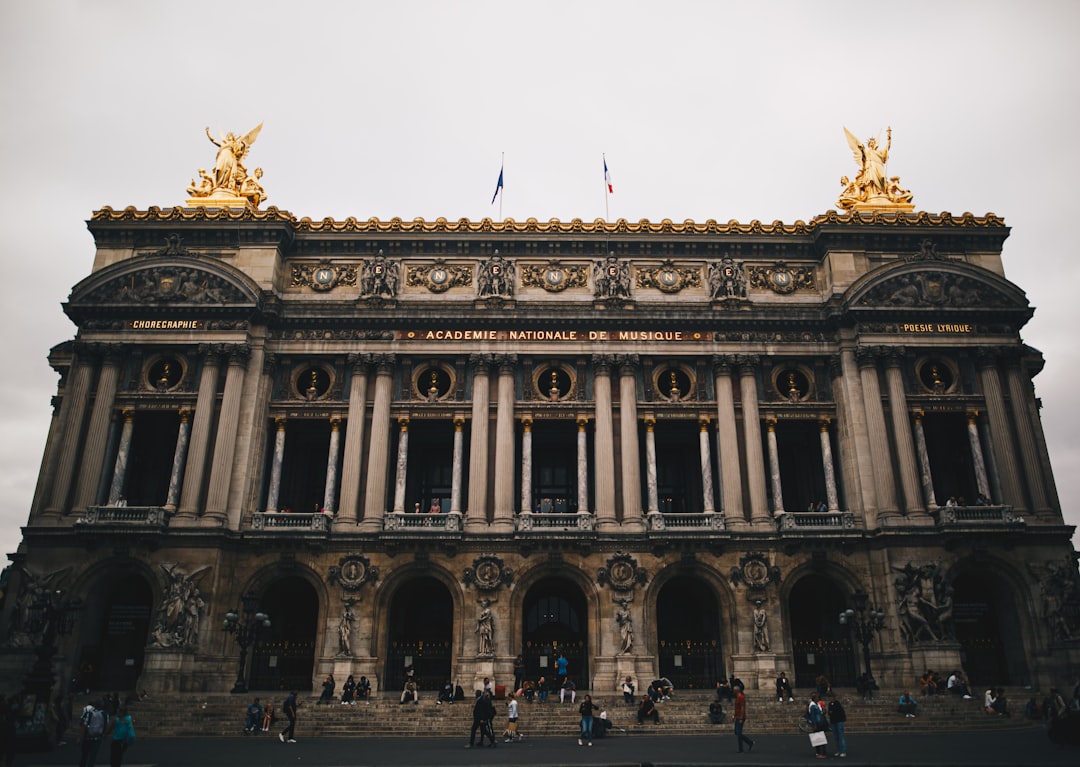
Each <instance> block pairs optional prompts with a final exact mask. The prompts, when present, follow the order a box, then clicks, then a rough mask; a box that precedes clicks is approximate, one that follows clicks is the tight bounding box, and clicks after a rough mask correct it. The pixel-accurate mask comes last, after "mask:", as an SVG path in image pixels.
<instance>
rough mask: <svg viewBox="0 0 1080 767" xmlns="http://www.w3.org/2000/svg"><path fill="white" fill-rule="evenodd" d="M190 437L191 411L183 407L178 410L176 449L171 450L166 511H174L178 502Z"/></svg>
mask: <svg viewBox="0 0 1080 767" xmlns="http://www.w3.org/2000/svg"><path fill="white" fill-rule="evenodd" d="M190 439H191V412H190V411H189V410H188V409H187V408H183V409H181V410H180V430H179V431H178V432H177V434H176V449H175V450H173V463H172V471H170V472H169V493H168V495H167V496H166V498H165V510H166V511H176V505H177V504H178V503H180V487H181V483H182V482H183V481H184V462H185V461H187V451H188V443H189V440H190Z"/></svg>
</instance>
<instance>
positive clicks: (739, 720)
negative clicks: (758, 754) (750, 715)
mask: <svg viewBox="0 0 1080 767" xmlns="http://www.w3.org/2000/svg"><path fill="white" fill-rule="evenodd" d="M745 723H746V696H745V695H743V691H742V689H741V688H739V691H738V694H736V695H735V741H736V742H737V743H738V744H739V753H740V754H741V753H742V750H743V748H742V747H743V743H746V750H747V751H753V750H754V741H753V740H751V739H750V738H748V737H746V736H745V735H743V732H742V728H743V724H745Z"/></svg>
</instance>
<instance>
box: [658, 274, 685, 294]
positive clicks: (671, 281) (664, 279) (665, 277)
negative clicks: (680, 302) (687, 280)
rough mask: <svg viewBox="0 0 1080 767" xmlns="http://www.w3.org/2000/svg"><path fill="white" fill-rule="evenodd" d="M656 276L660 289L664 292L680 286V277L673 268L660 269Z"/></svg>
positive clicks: (674, 289) (670, 291)
mask: <svg viewBox="0 0 1080 767" xmlns="http://www.w3.org/2000/svg"><path fill="white" fill-rule="evenodd" d="M656 277H657V281H658V282H659V284H660V290H663V291H664V292H666V293H673V292H675V291H676V290H678V289H679V288H681V287H682V277H681V276H680V275H679V273H678V272H677V271H675V270H674V269H661V270H660V271H659V272H658V273H657V275H656Z"/></svg>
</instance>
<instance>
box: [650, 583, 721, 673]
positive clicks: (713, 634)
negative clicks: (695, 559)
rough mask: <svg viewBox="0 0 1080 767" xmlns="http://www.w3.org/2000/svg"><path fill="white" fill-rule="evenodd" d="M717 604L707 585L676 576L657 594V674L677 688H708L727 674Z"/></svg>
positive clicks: (714, 594)
mask: <svg viewBox="0 0 1080 767" xmlns="http://www.w3.org/2000/svg"><path fill="white" fill-rule="evenodd" d="M722 628H723V627H722V625H721V621H720V603H719V599H718V598H717V595H716V592H715V591H714V590H713V589H712V588H710V587H709V585H708V584H707V583H706V582H704V581H702V580H700V579H698V578H694V577H691V576H677V577H675V578H672V579H671V580H670V581H668V582H667V583H665V584H664V585H663V587H662V588H661V589H660V591H659V592H658V593H657V596H656V642H657V656H658V662H659V669H660V676H666V677H667V678H668V679H670V680H671V681H672V682H673V683H674V684H675V686H676V687H677V688H695V689H711V688H712V687H714V686H715V685H716V682H717V680H718V679H721V678H723V677H725V676H726V675H727V671H726V668H725V664H724V644H723V641H722V636H721V633H722Z"/></svg>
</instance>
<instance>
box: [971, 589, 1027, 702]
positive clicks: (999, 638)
mask: <svg viewBox="0 0 1080 767" xmlns="http://www.w3.org/2000/svg"><path fill="white" fill-rule="evenodd" d="M953 625H954V627H955V631H956V639H957V641H958V642H959V643H960V658H961V661H962V662H963V664H964V671H965V672H966V674H967V676H968V681H969V682H970V683H972V684H973V685H976V689H984V688H985V687H987V686H989V685H992V684H1009V685H1014V684H1021V683H1024V684H1026V683H1027V680H1028V678H1029V677H1028V670H1027V660H1026V659H1027V655H1026V653H1025V652H1024V640H1023V637H1022V636H1021V634H1020V626H1021V621H1020V616H1019V613H1018V611H1017V609H1016V602H1015V600H1014V597H1013V590H1012V589H1011V588H1010V587H1009V585H1008V583H1007V582H1006V581H1005V579H1003V578H1002V577H1001V576H1000V575H997V574H996V573H994V572H993V571H990V570H978V571H969V572H965V573H962V574H960V575H958V576H957V577H956V580H954V581H953Z"/></svg>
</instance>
